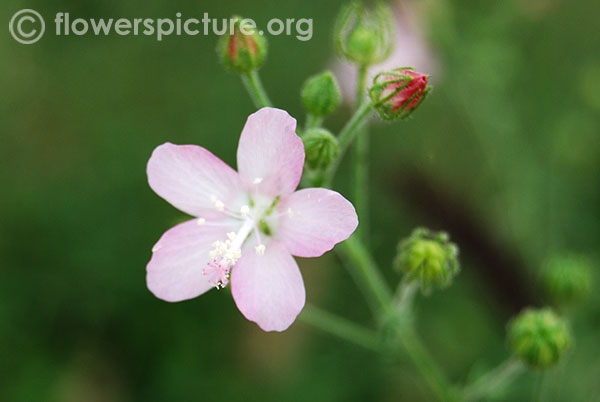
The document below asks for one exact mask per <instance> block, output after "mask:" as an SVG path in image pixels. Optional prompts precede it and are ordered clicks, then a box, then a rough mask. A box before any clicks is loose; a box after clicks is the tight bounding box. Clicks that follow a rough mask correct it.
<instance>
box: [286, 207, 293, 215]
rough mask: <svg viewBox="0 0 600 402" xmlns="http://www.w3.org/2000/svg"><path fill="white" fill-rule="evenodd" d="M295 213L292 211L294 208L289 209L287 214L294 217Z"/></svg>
mask: <svg viewBox="0 0 600 402" xmlns="http://www.w3.org/2000/svg"><path fill="white" fill-rule="evenodd" d="M293 213H294V212H293V211H292V208H288V209H287V214H288V215H289V216H292V214H293Z"/></svg>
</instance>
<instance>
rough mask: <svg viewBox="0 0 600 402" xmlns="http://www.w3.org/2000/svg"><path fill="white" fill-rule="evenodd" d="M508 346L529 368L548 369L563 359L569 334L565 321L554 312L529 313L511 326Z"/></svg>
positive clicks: (535, 311) (540, 310) (521, 316)
mask: <svg viewBox="0 0 600 402" xmlns="http://www.w3.org/2000/svg"><path fill="white" fill-rule="evenodd" d="M508 343H509V346H510V349H511V350H512V352H513V353H514V354H515V356H517V357H518V358H519V359H521V360H523V361H524V362H525V363H526V364H527V365H529V366H530V367H533V368H546V367H549V366H552V365H554V364H556V363H557V362H558V360H559V359H560V358H561V356H562V355H564V352H565V351H566V350H567V348H568V347H569V343H570V334H569V330H568V328H567V324H566V323H565V321H564V320H563V319H562V318H560V317H559V316H557V315H556V314H555V313H554V312H553V311H552V310H550V309H539V310H538V309H527V310H524V311H523V312H521V313H520V314H519V315H518V316H517V317H516V318H515V319H514V320H513V321H512V322H511V323H510V324H509V329H508Z"/></svg>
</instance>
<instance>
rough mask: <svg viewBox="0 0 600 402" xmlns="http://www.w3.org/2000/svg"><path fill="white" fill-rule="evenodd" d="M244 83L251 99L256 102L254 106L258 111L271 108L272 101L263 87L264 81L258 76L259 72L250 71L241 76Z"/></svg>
mask: <svg viewBox="0 0 600 402" xmlns="http://www.w3.org/2000/svg"><path fill="white" fill-rule="evenodd" d="M241 77H242V82H243V83H244V86H245V87H246V89H247V90H248V93H249V94H250V97H251V98H252V102H254V106H256V108H257V109H260V108H263V107H266V106H271V101H270V100H269V96H268V95H267V93H266V92H265V88H264V87H263V84H262V81H261V80H260V77H259V76H258V72H256V70H252V71H249V72H247V73H244V74H242V75H241Z"/></svg>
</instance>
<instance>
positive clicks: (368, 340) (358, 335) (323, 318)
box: [298, 305, 381, 352]
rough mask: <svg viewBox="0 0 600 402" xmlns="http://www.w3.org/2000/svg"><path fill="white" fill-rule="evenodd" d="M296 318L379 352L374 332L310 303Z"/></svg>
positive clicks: (379, 348)
mask: <svg viewBox="0 0 600 402" xmlns="http://www.w3.org/2000/svg"><path fill="white" fill-rule="evenodd" d="M298 318H299V319H300V320H301V321H303V322H304V323H306V324H309V325H312V326H313V327H315V328H318V329H320V330H322V331H323V332H327V333H328V334H331V335H333V336H336V337H338V338H341V339H344V340H346V341H348V342H351V343H354V344H356V345H358V346H362V347H363V348H365V349H368V350H371V351H374V352H381V347H380V344H379V341H378V339H379V338H378V336H377V334H376V333H375V332H373V331H372V330H370V329H367V328H364V327H362V326H360V325H358V324H355V323H353V322H352V321H349V320H347V319H345V318H342V317H339V316H337V315H335V314H332V313H329V312H327V311H323V310H321V309H319V308H317V307H313V306H310V305H307V306H305V307H304V309H303V310H302V313H301V314H300V316H299V317H298Z"/></svg>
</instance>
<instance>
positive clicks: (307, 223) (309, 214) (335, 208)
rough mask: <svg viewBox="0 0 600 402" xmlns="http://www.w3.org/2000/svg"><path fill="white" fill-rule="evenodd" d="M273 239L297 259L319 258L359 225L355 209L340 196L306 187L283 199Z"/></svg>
mask: <svg viewBox="0 0 600 402" xmlns="http://www.w3.org/2000/svg"><path fill="white" fill-rule="evenodd" d="M278 210H279V211H280V213H281V217H280V218H279V227H278V228H277V232H276V233H275V236H276V237H277V240H279V241H280V242H281V243H282V244H283V245H284V246H285V247H286V248H287V250H288V251H289V252H290V253H291V254H292V255H295V256H297V257H318V256H320V255H322V254H324V253H325V252H326V251H329V250H331V249H332V248H333V246H335V245H336V244H337V243H339V242H341V241H344V240H346V239H347V238H348V237H350V235H351V234H352V233H353V232H354V230H355V229H356V227H357V226H358V217H357V216H356V211H355V210H354V206H353V205H352V204H351V203H350V202H349V201H348V200H346V199H345V198H344V197H342V196H341V195H340V194H339V193H337V192H335V191H331V190H326V189H323V188H307V189H304V190H300V191H297V192H295V193H294V194H292V195H291V196H289V197H287V198H286V199H284V200H283V201H282V202H281V203H280V204H279V205H278Z"/></svg>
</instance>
